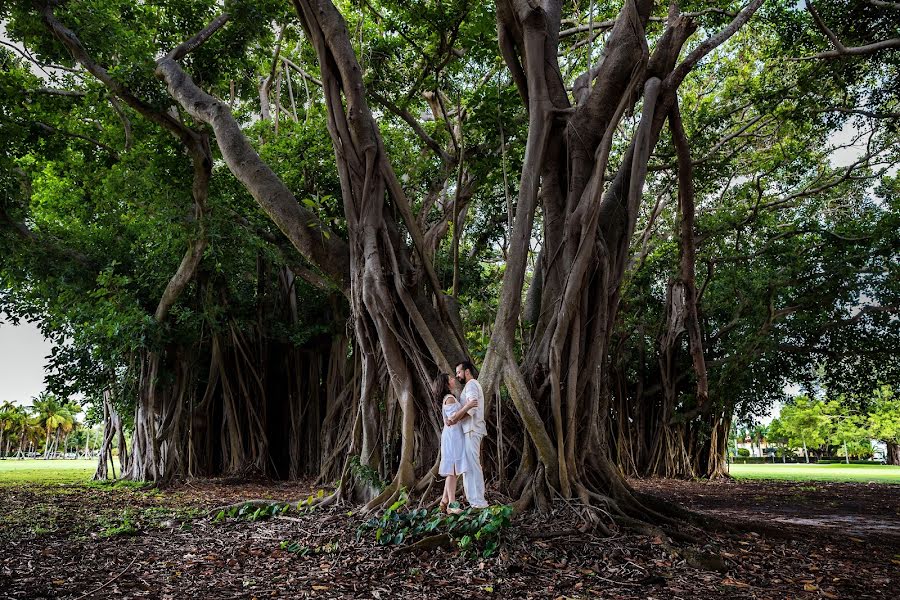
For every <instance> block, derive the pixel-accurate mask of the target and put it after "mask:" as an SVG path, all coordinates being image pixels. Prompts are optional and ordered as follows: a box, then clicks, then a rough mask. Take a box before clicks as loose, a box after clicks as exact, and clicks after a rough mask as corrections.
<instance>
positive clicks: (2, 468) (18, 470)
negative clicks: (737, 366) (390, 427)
mask: <svg viewBox="0 0 900 600" xmlns="http://www.w3.org/2000/svg"><path fill="white" fill-rule="evenodd" d="M96 469H97V463H96V462H95V461H93V460H40V459H26V460H16V459H6V460H0V485H4V484H21V483H28V482H31V483H37V484H41V483H46V484H60V483H84V482H87V481H90V479H91V477H92V476H93V475H94V471H95V470H96ZM116 472H118V465H116ZM731 475H732V476H733V477H735V478H736V479H785V480H791V481H855V482H862V483H866V482H870V481H872V482H876V483H896V484H900V467H895V466H886V465H842V464H833V465H816V464H811V465H807V464H796V465H791V464H788V465H785V464H778V463H775V464H764V465H731Z"/></svg>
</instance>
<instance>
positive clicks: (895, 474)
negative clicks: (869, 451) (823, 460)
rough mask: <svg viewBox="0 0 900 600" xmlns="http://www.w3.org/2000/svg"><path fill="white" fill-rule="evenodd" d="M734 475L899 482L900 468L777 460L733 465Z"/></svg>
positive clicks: (732, 471)
mask: <svg viewBox="0 0 900 600" xmlns="http://www.w3.org/2000/svg"><path fill="white" fill-rule="evenodd" d="M731 475H732V476H733V477H734V478H736V479H790V480H793V481H855V482H862V483H868V482H870V481H871V482H875V483H900V467H898V466H892V465H847V464H843V465H842V464H831V465H817V464H809V465H807V464H795V465H794V464H778V463H775V464H772V463H768V464H764V465H731Z"/></svg>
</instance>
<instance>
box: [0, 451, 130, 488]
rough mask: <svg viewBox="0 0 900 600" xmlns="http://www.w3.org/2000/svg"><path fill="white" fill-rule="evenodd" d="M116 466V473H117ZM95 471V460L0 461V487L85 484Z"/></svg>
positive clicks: (12, 459) (28, 459) (30, 459)
mask: <svg viewBox="0 0 900 600" xmlns="http://www.w3.org/2000/svg"><path fill="white" fill-rule="evenodd" d="M118 467H119V465H118V464H117V465H116V473H118V472H119V469H118ZM96 470H97V461H95V460H62V459H58V460H40V459H32V458H27V459H24V460H17V459H14V458H7V459H4V460H0V485H9V484H21V483H37V484H41V483H46V484H59V483H85V482H87V481H90V479H91V477H93V476H94V472H95V471H96Z"/></svg>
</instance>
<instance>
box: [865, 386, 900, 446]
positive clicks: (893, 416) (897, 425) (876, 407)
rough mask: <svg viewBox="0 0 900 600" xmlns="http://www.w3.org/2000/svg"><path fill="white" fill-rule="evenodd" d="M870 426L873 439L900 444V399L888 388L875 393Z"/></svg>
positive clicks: (885, 387)
mask: <svg viewBox="0 0 900 600" xmlns="http://www.w3.org/2000/svg"><path fill="white" fill-rule="evenodd" d="M868 426H869V431H870V432H871V434H872V437H874V438H876V439H879V440H882V441H885V442H891V443H894V444H900V397H898V396H897V394H895V393H894V391H893V390H892V389H891V388H889V387H888V386H882V387H880V388H878V389H877V390H876V391H875V398H874V401H873V406H872V409H871V411H870V412H869V415H868Z"/></svg>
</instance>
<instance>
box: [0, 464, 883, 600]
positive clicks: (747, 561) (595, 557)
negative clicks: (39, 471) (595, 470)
mask: <svg viewBox="0 0 900 600" xmlns="http://www.w3.org/2000/svg"><path fill="white" fill-rule="evenodd" d="M635 485H636V486H637V487H639V489H641V490H642V491H648V492H652V493H654V494H657V495H661V496H664V497H666V498H669V499H673V500H678V501H679V502H681V503H683V504H685V505H686V506H688V507H689V508H693V509H695V510H700V511H707V512H709V513H711V514H715V515H716V516H719V517H720V518H722V519H723V520H727V521H730V522H732V523H741V522H751V523H758V522H768V523H777V524H778V529H779V530H780V533H781V534H780V535H774V536H768V535H760V534H759V533H754V532H751V533H731V534H720V533H717V534H712V533H708V532H701V531H694V532H693V534H694V535H695V536H696V537H697V542H696V543H693V544H691V543H685V542H673V541H671V540H669V539H667V538H665V537H664V536H659V535H638V534H635V533H631V532H626V531H618V532H617V533H616V535H615V536H613V537H611V538H610V537H602V536H599V535H593V534H589V533H588V534H584V533H577V532H573V529H574V528H575V527H576V526H577V522H576V521H575V520H574V517H573V514H574V513H573V507H571V506H570V505H565V504H563V505H560V506H558V507H557V508H556V509H555V510H554V513H553V514H551V515H537V514H527V515H523V516H520V517H516V518H515V519H514V522H513V526H512V527H511V528H510V529H509V530H508V532H507V534H506V536H505V540H504V543H503V545H502V548H501V551H500V552H499V553H498V555H496V556H492V557H490V558H486V559H478V558H474V559H473V558H466V557H464V556H462V555H460V554H459V553H458V552H456V551H452V550H446V549H436V550H428V551H421V552H415V553H394V551H393V550H392V549H391V548H390V547H381V546H377V545H375V543H374V542H373V540H372V539H371V537H370V536H364V537H363V538H362V539H361V540H360V541H357V540H356V529H357V526H358V525H359V524H360V522H361V521H362V517H361V516H359V515H356V514H353V513H352V510H351V508H350V507H340V508H331V509H324V510H320V511H317V512H314V513H312V514H296V513H294V514H292V515H289V516H288V518H272V519H266V520H259V521H255V522H250V521H245V520H236V519H226V520H224V521H219V522H216V521H215V520H213V519H209V518H207V516H206V513H207V512H208V511H209V510H210V509H211V508H212V507H215V506H219V505H222V504H227V503H230V502H235V501H239V500H242V499H247V498H256V497H264V498H271V499H275V500H288V499H297V498H302V497H304V496H305V495H307V494H309V493H310V492H311V488H310V487H309V486H298V485H297V484H262V483H258V484H229V483H225V482H221V481H220V482H215V481H209V482H195V483H193V484H191V485H183V486H179V487H175V488H172V489H168V490H165V491H161V492H160V491H157V490H135V489H129V488H121V487H118V488H113V487H109V486H101V487H87V486H83V485H50V486H34V485H32V486H23V485H17V486H11V485H3V486H0V524H2V525H0V598H14V599H22V598H29V599H37V598H65V599H68V600H75V599H79V598H81V597H91V598H159V599H164V598H173V599H174V598H194V599H198V600H200V599H206V598H223V599H225V598H259V599H262V598H305V597H318V598H377V599H387V598H396V597H400V596H401V595H402V596H404V597H407V598H429V599H435V600H436V599H440V598H458V597H474V598H490V597H496V598H636V599H637V598H640V599H646V600H649V599H653V598H661V599H662V598H664V599H667V600H669V599H677V598H692V599H702V598H772V599H778V598H897V590H898V589H900V538H898V537H895V536H893V533H892V531H891V530H890V526H891V523H889V522H888V523H886V524H885V523H882V525H881V526H879V527H880V528H876V529H875V530H865V529H854V530H853V531H851V532H849V533H848V532H844V531H841V529H840V527H838V526H835V524H834V522H828V523H827V524H826V525H824V526H823V525H818V524H808V523H802V522H783V523H781V522H777V521H775V520H774V519H776V518H787V519H791V518H793V519H795V520H796V519H797V518H799V516H798V515H806V516H810V515H819V516H823V515H824V516H825V517H827V516H829V515H830V516H832V517H848V516H849V517H853V518H856V519H858V520H859V521H860V522H865V521H867V520H873V519H874V520H878V519H879V518H881V519H882V521H883V520H884V519H885V518H888V517H889V518H890V519H893V518H895V517H898V516H900V515H897V514H896V513H897V511H898V510H900V486H889V485H879V486H877V487H871V488H870V487H867V486H865V485H854V484H818V483H815V484H809V483H807V484H803V485H800V484H797V485H795V484H793V483H791V482H774V483H773V482H766V483H760V482H741V483H735V482H725V483H718V482H713V483H698V482H675V481H659V480H655V481H646V482H635ZM801 488H803V489H801ZM810 488H815V489H810ZM760 499H761V500H760ZM574 508H577V507H574ZM823 518H824V517H823ZM826 521H827V519H826ZM125 525H127V526H125ZM282 542H293V543H296V544H299V545H302V546H305V547H307V548H309V549H310V552H309V553H308V554H306V555H305V556H301V555H299V554H297V553H291V552H288V551H286V550H282V549H281V545H282ZM101 586H102V587H101ZM97 588H100V589H99V590H97ZM94 590H97V591H96V592H94V593H93V594H92V595H89V594H90V593H91V592H92V591H94Z"/></svg>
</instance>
